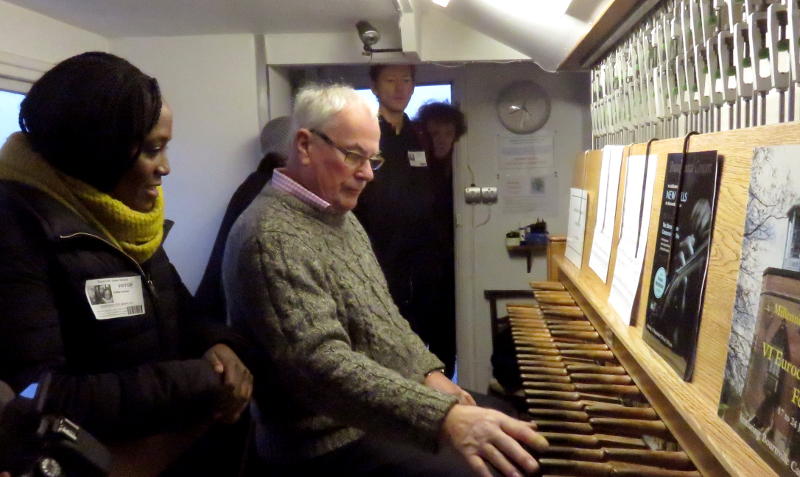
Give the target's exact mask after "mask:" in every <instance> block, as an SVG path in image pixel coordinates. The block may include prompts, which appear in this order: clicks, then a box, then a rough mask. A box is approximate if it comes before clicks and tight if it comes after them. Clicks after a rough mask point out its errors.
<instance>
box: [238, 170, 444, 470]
mask: <svg viewBox="0 0 800 477" xmlns="http://www.w3.org/2000/svg"><path fill="white" fill-rule="evenodd" d="M387 213H391V211H387ZM408 233H414V231H408ZM223 269H224V283H225V294H226V296H227V302H228V316H229V319H230V320H231V322H232V324H233V326H234V327H235V328H237V329H239V330H240V331H241V332H243V333H244V334H245V335H247V336H251V337H252V338H253V340H254V341H255V342H256V344H257V346H258V347H259V351H260V352H261V353H262V355H261V357H260V358H261V359H262V360H264V361H265V363H266V364H267V372H266V373H265V374H266V376H263V375H262V376H256V380H257V381H259V380H260V384H261V387H260V392H259V393H258V394H259V395H258V397H257V405H258V411H259V412H258V415H259V440H260V442H259V448H260V451H261V453H262V454H266V455H265V456H266V457H270V458H278V459H281V460H292V459H293V458H308V457H313V456H317V455H321V454H324V453H327V452H330V451H332V450H334V449H337V448H339V447H341V446H343V445H345V444H347V443H349V442H352V441H353V440H355V439H357V438H359V437H361V436H362V435H364V432H368V433H371V434H380V435H386V436H392V437H399V438H402V439H406V440H409V441H412V442H416V443H417V444H419V445H420V446H422V447H425V448H428V449H435V447H436V441H437V436H438V433H439V428H440V426H441V423H442V421H443V418H444V416H445V414H446V413H447V412H448V411H449V410H450V408H451V407H452V406H453V405H454V404H455V403H456V398H455V397H453V396H449V395H446V394H443V393H440V392H438V391H436V390H433V389H431V388H428V387H426V386H424V385H422V384H421V383H422V381H423V378H424V375H425V373H427V372H428V371H431V370H433V369H436V368H440V367H442V363H441V361H439V360H438V359H437V358H436V357H435V356H434V355H433V354H431V353H430V352H429V351H428V350H427V349H425V346H424V344H423V343H422V341H421V340H420V339H419V338H418V337H417V336H416V335H415V334H414V333H413V332H412V331H411V328H410V327H409V326H408V323H407V322H406V320H405V319H403V317H402V316H401V315H400V313H399V312H398V310H397V307H396V306H395V304H394V303H393V302H392V298H391V296H390V295H389V291H388V288H387V286H386V280H385V278H384V276H383V273H382V271H381V269H380V266H379V265H378V262H377V260H376V258H375V255H374V254H373V252H372V248H371V246H370V243H369V239H368V238H367V235H366V233H365V232H364V229H363V228H362V227H361V224H360V223H359V222H358V220H357V219H356V217H355V216H354V215H353V214H352V213H349V212H348V213H346V214H332V213H329V212H324V211H319V210H316V209H314V208H312V207H310V206H308V205H306V204H304V203H303V202H301V201H300V200H298V199H297V198H295V197H293V196H291V195H288V194H285V193H283V192H280V191H277V190H275V189H274V188H272V187H271V186H270V185H269V184H268V185H267V186H266V187H265V188H264V190H263V191H262V192H261V194H260V195H259V196H258V197H257V198H256V199H255V201H254V202H253V204H252V205H251V206H250V207H249V208H248V209H247V210H246V211H245V212H244V213H243V214H242V216H241V217H240V218H239V219H238V220H237V222H236V224H235V225H234V227H233V229H232V230H231V234H230V236H229V238H228V242H227V247H226V251H225V258H224V265H223Z"/></svg>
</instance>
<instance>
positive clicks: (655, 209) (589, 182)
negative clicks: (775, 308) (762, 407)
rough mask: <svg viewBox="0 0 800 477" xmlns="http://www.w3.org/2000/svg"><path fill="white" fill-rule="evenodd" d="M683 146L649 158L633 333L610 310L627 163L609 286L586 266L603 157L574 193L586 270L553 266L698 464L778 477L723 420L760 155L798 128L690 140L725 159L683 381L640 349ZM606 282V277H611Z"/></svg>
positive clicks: (639, 150)
mask: <svg viewBox="0 0 800 477" xmlns="http://www.w3.org/2000/svg"><path fill="white" fill-rule="evenodd" d="M682 143H683V139H682V138H678V139H669V140H663V141H657V142H654V143H653V145H652V147H651V154H655V155H657V156H658V168H657V170H656V181H655V189H654V190H655V193H654V196H653V204H652V209H651V210H650V214H651V220H650V230H649V233H648V245H647V253H646V255H645V262H644V263H645V265H644V270H643V274H642V284H641V287H640V289H639V292H638V298H637V301H636V303H635V304H634V308H633V321H632V325H631V326H627V325H625V324H623V322H622V321H621V319H620V317H619V316H618V315H617V314H616V313H615V312H614V311H613V310H612V309H611V308H610V306H609V305H608V303H607V302H608V296H609V292H610V287H611V277H613V274H614V270H613V269H614V263H615V260H616V246H617V243H616V242H617V240H618V238H619V227H620V217H621V214H620V213H619V211H620V210H621V206H622V200H623V197H622V195H623V192H622V191H624V188H625V186H624V178H625V170H624V167H625V163H626V162H627V160H626V161H624V162H623V171H622V175H621V178H622V180H621V181H620V186H619V191H620V192H619V194H618V197H617V210H618V213H617V215H616V220H615V233H614V237H615V240H614V243H613V244H612V253H611V259H610V263H609V273H608V280H605V279H601V278H599V277H598V276H597V275H596V274H595V273H594V272H593V271H592V270H591V269H590V268H589V266H588V262H589V255H590V252H591V246H592V243H591V242H592V236H593V234H594V228H595V220H596V210H597V204H596V200H597V191H598V180H599V174H600V164H601V159H602V153H601V151H589V152H587V153H586V154H584V155H582V156H581V157H579V160H578V161H577V163H576V170H575V171H574V174H573V186H575V187H581V188H584V189H586V190H588V191H589V204H588V209H587V222H586V235H585V242H584V253H583V263H582V266H581V267H575V266H574V265H573V264H572V263H571V262H569V261H567V260H565V259H563V257H557V258H554V262H555V264H556V265H557V268H558V272H559V279H560V280H561V281H562V282H563V283H564V284H565V286H566V287H567V288H568V289H569V290H570V291H571V292H572V294H573V296H574V297H575V298H576V300H577V301H578V303H579V305H580V306H581V307H582V308H583V310H584V312H585V313H586V314H587V316H588V317H589V319H590V320H592V322H593V324H594V325H595V327H596V328H597V329H598V331H599V332H600V333H601V334H602V335H603V337H604V339H605V340H606V342H607V343H608V344H609V346H610V347H611V348H612V349H613V350H614V351H615V354H617V356H618V358H619V360H620V361H621V362H622V364H623V365H624V366H625V367H626V369H628V372H629V373H630V374H631V376H632V377H633V379H634V380H635V381H636V382H637V384H638V385H639V387H640V388H641V389H642V391H643V392H644V394H645V395H646V396H647V398H648V399H649V400H650V401H651V403H653V406H654V407H655V408H656V410H657V411H658V412H659V414H660V416H661V418H662V419H663V420H664V422H665V423H666V424H667V426H668V427H669V428H670V430H671V431H672V432H673V434H674V435H675V436H676V438H677V439H678V441H679V442H680V444H681V445H682V446H683V447H684V449H685V450H686V452H687V453H688V454H689V455H690V456H691V457H692V459H693V460H694V462H695V465H697V467H698V469H700V470H701V471H702V472H703V473H704V475H733V476H741V477H752V476H759V477H768V476H775V475H777V474H776V473H775V472H774V471H773V470H772V469H771V468H770V467H769V466H768V465H767V464H766V463H765V462H764V461H763V460H762V459H761V458H760V457H759V456H758V454H757V453H756V452H755V451H754V450H753V449H752V448H751V447H750V446H749V445H748V444H747V443H746V442H745V441H744V440H743V439H742V438H741V437H739V435H738V434H736V432H734V431H733V429H731V428H730V426H728V424H726V423H725V422H724V421H723V420H722V419H721V418H719V417H718V416H717V406H718V403H719V397H720V392H721V390H722V381H723V375H724V370H725V363H726V360H727V355H728V339H729V335H730V329H731V316H732V311H733V302H734V298H735V293H736V281H737V277H738V274H739V261H740V254H741V244H742V231H743V227H744V218H745V213H746V209H747V189H748V185H749V181H750V165H751V163H752V157H753V148H754V147H758V146H766V145H775V144H796V143H800V123H792V124H781V125H774V126H764V127H759V128H751V129H741V130H736V131H728V132H723V133H713V134H703V135H698V136H693V137H692V138H691V139H690V144H689V151H703V150H717V151H718V152H719V154H720V156H722V168H721V170H722V172H721V177H720V190H719V197H718V203H717V213H716V217H715V221H714V229H713V238H712V245H711V254H710V258H709V265H708V277H707V281H706V283H707V285H706V292H705V300H704V306H703V311H702V316H701V325H700V333H699V340H698V346H697V358H696V364H695V372H694V378H693V380H692V381H691V382H685V381H683V380H682V379H681V378H680V377H679V376H678V375H677V374H676V373H675V372H674V371H673V370H672V368H671V367H670V366H669V365H668V364H667V363H666V362H665V361H664V360H663V359H662V358H661V356H660V355H658V354H657V353H655V352H654V351H653V350H652V349H651V348H650V347H649V346H648V345H647V344H646V343H644V341H643V340H642V329H643V325H644V316H645V307H644V305H643V303H646V301H647V290H648V289H649V287H650V275H651V271H652V261H653V255H654V252H655V246H654V244H655V243H656V236H657V233H658V223H657V222H658V215H659V211H660V207H661V191H662V190H663V186H664V171H665V165H666V158H667V154H668V153H673V152H680V151H681V148H682ZM644 153H645V145H644V144H636V145H633V146H631V147H628V148H626V151H625V155H626V156H627V155H630V154H644ZM604 278H605V277H604Z"/></svg>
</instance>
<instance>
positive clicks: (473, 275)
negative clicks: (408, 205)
mask: <svg viewBox="0 0 800 477" xmlns="http://www.w3.org/2000/svg"><path fill="white" fill-rule="evenodd" d="M306 76H307V77H308V78H310V79H313V80H326V79H333V80H338V81H344V82H348V83H350V84H353V85H354V86H356V87H366V86H368V85H369V78H368V76H367V67H366V66H349V67H315V68H310V69H308V70H307V73H306ZM520 79H531V80H533V81H535V82H537V83H538V84H540V85H541V86H542V87H543V88H544V89H545V90H546V91H547V93H548V94H549V95H550V98H551V106H552V109H551V114H550V119H549V121H548V122H547V123H546V124H545V126H544V129H547V130H548V131H551V132H554V133H555V163H556V164H555V166H556V167H555V169H556V171H557V172H558V177H559V190H558V195H559V199H560V201H559V206H558V214H557V215H556V216H553V217H548V216H543V218H544V219H545V220H546V221H547V223H548V228H549V231H550V233H552V234H557V235H566V231H567V205H568V203H567V198H568V193H569V186H570V182H571V178H572V169H573V166H574V163H575V158H576V157H577V155H578V154H579V153H582V151H583V150H585V149H586V148H588V147H589V142H590V136H591V134H590V126H591V123H590V118H589V109H588V105H589V77H588V75H587V74H583V73H559V74H553V73H547V72H544V71H543V70H542V69H541V68H539V67H538V66H536V65H535V64H533V63H530V62H516V63H470V64H466V65H463V66H459V67H454V68H447V67H443V66H436V65H419V66H418V68H417V82H418V83H428V82H452V84H453V98H454V101H456V102H458V103H460V104H461V107H462V110H463V111H464V113H465V114H466V116H467V122H468V127H469V131H468V133H467V135H466V136H465V137H463V138H462V139H461V141H460V142H459V143H458V145H457V152H456V158H455V160H456V166H455V174H454V175H455V180H454V182H455V190H456V194H457V195H456V206H455V208H456V210H455V212H456V219H457V233H456V263H457V266H456V267H457V270H456V280H457V292H456V293H457V313H458V322H457V335H458V336H457V342H458V355H459V356H458V359H459V378H460V383H461V384H462V385H464V386H466V387H468V388H470V389H474V390H479V391H482V390H485V389H486V386H487V384H488V382H489V378H490V376H491V363H490V357H491V352H492V349H491V333H490V322H489V303H488V302H487V301H486V300H485V299H484V297H483V291H484V290H488V289H525V288H526V287H527V286H528V285H527V284H528V282H529V281H531V280H543V279H545V278H546V272H547V270H546V258H545V256H544V255H538V256H536V257H535V259H534V262H533V268H532V271H531V273H527V271H526V263H525V258H524V257H519V256H509V255H508V252H506V249H505V233H506V232H507V231H509V230H512V229H516V228H517V227H518V226H519V225H520V224H529V223H531V222H534V221H535V220H536V218H537V217H536V214H507V213H503V212H502V208H501V207H502V204H500V203H498V204H495V205H492V206H491V209H492V210H491V218H490V220H489V221H488V222H487V223H486V224H485V225H483V226H480V227H477V225H478V224H480V223H482V222H484V221H485V220H486V219H487V218H488V212H489V207H490V206H486V205H479V206H472V205H467V204H465V203H463V200H462V197H463V192H462V191H463V188H464V187H466V186H467V185H469V184H470V183H471V182H472V177H471V174H470V173H469V170H468V167H467V166H468V165H469V166H471V168H472V170H473V171H474V173H475V181H476V183H477V184H478V185H480V186H497V185H498V167H497V153H496V147H497V146H496V145H497V135H498V134H501V133H505V130H504V129H503V127H502V125H501V124H500V122H499V120H498V119H497V114H496V112H495V108H494V102H495V98H496V97H497V94H498V93H499V92H500V90H501V89H502V88H503V87H504V86H506V85H507V84H509V83H511V82H513V81H516V80H520ZM539 215H540V216H541V214H539ZM501 311H502V310H501Z"/></svg>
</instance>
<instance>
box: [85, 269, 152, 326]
mask: <svg viewBox="0 0 800 477" xmlns="http://www.w3.org/2000/svg"><path fill="white" fill-rule="evenodd" d="M85 289H86V299H87V300H89V306H91V307H92V313H94V317H95V318H96V319H98V320H110V319H112V318H122V317H125V316H135V315H143V314H144V296H143V295H142V277H140V276H138V275H136V276H132V277H113V278H98V279H97V280H86V288H85Z"/></svg>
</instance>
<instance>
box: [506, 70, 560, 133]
mask: <svg viewBox="0 0 800 477" xmlns="http://www.w3.org/2000/svg"><path fill="white" fill-rule="evenodd" d="M496 107H497V117H498V118H499V119H500V122H501V123H502V124H503V126H505V128H506V129H508V130H509V131H511V132H513V133H517V134H529V133H532V132H534V131H536V130H537V129H539V128H541V127H542V126H544V124H545V123H546V122H547V118H549V117H550V97H548V96H547V93H546V92H545V90H544V89H542V87H541V86H539V85H538V84H536V83H534V82H533V81H517V82H515V83H511V84H510V85H508V86H507V87H506V88H505V89H503V90H502V91H501V92H500V94H499V95H498V96H497V103H496Z"/></svg>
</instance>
